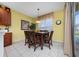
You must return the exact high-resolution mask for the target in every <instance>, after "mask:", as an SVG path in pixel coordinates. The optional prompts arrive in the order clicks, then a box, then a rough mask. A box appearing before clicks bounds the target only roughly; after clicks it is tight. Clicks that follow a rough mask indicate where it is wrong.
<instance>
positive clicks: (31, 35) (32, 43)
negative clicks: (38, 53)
mask: <svg viewBox="0 0 79 59" xmlns="http://www.w3.org/2000/svg"><path fill="white" fill-rule="evenodd" d="M29 39H30V42H29V47H30V46H34V51H35V50H36V44H37V38H36V33H35V32H34V31H29Z"/></svg>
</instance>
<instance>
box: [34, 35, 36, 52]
mask: <svg viewBox="0 0 79 59" xmlns="http://www.w3.org/2000/svg"><path fill="white" fill-rule="evenodd" d="M35 50H36V37H35V34H34V51H35Z"/></svg>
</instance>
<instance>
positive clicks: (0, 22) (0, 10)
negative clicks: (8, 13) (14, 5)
mask: <svg viewBox="0 0 79 59" xmlns="http://www.w3.org/2000/svg"><path fill="white" fill-rule="evenodd" d="M2 20H4V10H3V9H2V8H1V7H0V25H3V21H2Z"/></svg>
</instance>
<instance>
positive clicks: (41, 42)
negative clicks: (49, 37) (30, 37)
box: [41, 35, 43, 50]
mask: <svg viewBox="0 0 79 59" xmlns="http://www.w3.org/2000/svg"><path fill="white" fill-rule="evenodd" d="M42 49H43V35H41V50H42Z"/></svg>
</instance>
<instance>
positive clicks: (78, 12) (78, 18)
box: [74, 3, 79, 57]
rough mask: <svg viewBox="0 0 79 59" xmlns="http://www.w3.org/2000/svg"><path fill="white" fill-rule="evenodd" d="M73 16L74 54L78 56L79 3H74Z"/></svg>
mask: <svg viewBox="0 0 79 59" xmlns="http://www.w3.org/2000/svg"><path fill="white" fill-rule="evenodd" d="M74 16H75V18H74V54H75V56H76V57H79V3H75V15H74Z"/></svg>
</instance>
